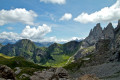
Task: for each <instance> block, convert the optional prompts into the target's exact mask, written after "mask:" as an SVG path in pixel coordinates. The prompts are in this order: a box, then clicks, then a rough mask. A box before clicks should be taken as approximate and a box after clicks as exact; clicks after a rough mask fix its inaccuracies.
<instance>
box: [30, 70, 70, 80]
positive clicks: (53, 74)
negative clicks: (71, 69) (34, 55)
mask: <svg viewBox="0 0 120 80" xmlns="http://www.w3.org/2000/svg"><path fill="white" fill-rule="evenodd" d="M68 78H69V76H68V72H67V71H66V70H65V69H64V68H57V69H55V68H51V69H49V70H47V71H46V70H45V71H38V72H34V75H33V76H31V77H30V80H62V79H63V80H67V79H68Z"/></svg>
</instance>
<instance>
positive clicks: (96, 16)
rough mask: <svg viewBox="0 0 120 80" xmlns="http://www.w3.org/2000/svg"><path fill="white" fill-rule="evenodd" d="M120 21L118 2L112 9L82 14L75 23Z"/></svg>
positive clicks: (106, 8)
mask: <svg viewBox="0 0 120 80" xmlns="http://www.w3.org/2000/svg"><path fill="white" fill-rule="evenodd" d="M118 19H120V0H117V2H116V3H115V4H113V5H112V6H111V7H105V8H102V9H101V10H100V11H96V12H94V13H91V14H88V13H84V12H83V13H81V14H80V15H79V16H78V17H76V18H74V21H76V22H80V23H89V22H110V21H115V20H118Z"/></svg>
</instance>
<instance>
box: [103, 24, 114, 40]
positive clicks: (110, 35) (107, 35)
mask: <svg viewBox="0 0 120 80" xmlns="http://www.w3.org/2000/svg"><path fill="white" fill-rule="evenodd" d="M103 34H104V39H114V35H115V33H114V28H113V25H112V23H109V24H108V25H107V27H106V28H104V30H103Z"/></svg>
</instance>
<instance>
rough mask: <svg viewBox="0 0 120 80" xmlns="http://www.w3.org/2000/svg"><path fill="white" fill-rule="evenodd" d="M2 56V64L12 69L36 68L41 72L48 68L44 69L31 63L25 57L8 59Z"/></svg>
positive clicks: (0, 61)
mask: <svg viewBox="0 0 120 80" xmlns="http://www.w3.org/2000/svg"><path fill="white" fill-rule="evenodd" d="M1 55H2V54H1ZM1 55H0V64H3V65H7V66H9V67H10V68H12V69H14V68H15V67H30V68H36V69H41V70H42V69H44V68H47V67H43V66H40V65H38V64H34V63H32V62H29V61H27V60H26V59H24V58H23V57H8V56H5V55H2V56H1Z"/></svg>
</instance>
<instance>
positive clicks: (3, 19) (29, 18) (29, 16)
mask: <svg viewBox="0 0 120 80" xmlns="http://www.w3.org/2000/svg"><path fill="white" fill-rule="evenodd" d="M35 17H37V14H36V13H35V12H34V11H32V10H29V11H27V10H26V9H24V8H16V9H12V10H4V9H2V10H0V26H2V25H5V24H8V23H16V22H20V23H23V24H28V25H34V18H35Z"/></svg>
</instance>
